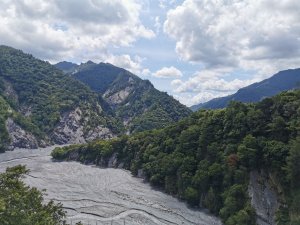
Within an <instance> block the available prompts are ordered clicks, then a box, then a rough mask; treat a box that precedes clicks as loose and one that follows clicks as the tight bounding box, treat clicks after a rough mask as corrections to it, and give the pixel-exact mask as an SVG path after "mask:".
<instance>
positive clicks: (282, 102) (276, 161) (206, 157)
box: [52, 90, 300, 225]
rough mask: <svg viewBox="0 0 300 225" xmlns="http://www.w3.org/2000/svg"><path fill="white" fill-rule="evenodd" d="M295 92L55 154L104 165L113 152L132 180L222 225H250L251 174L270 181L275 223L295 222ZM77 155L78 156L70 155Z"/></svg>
mask: <svg viewBox="0 0 300 225" xmlns="http://www.w3.org/2000/svg"><path fill="white" fill-rule="evenodd" d="M299 132H300V91H299V90H297V91H286V92H283V93H281V94H279V95H277V96H274V97H272V98H266V99H264V100H262V101H261V102H258V103H254V104H243V103H240V102H231V103H230V104H229V106H228V107H227V108H226V109H219V110H200V111H198V112H196V113H193V114H192V115H191V116H189V117H187V118H185V119H183V120H181V121H179V122H178V123H176V124H173V125H170V126H168V127H166V128H164V129H160V130H152V131H146V132H141V133H137V134H134V135H132V136H122V137H119V138H115V139H111V140H108V141H104V140H99V141H94V142H91V143H89V144H82V145H71V146H67V147H63V148H56V149H55V150H54V151H53V152H52V156H53V158H54V159H56V160H77V161H80V162H82V163H94V164H97V165H101V166H106V165H105V164H107V162H108V159H109V158H110V157H111V156H112V155H113V154H114V153H117V159H118V163H119V164H124V168H126V169H128V170H130V171H131V172H132V173H133V174H134V175H137V174H138V173H139V172H140V171H143V173H144V175H145V178H146V180H148V181H149V182H150V183H151V184H152V185H153V186H155V187H158V188H161V189H162V190H164V191H165V192H167V193H169V194H171V195H173V196H176V197H178V198H179V199H183V200H185V201H187V203H188V204H190V205H191V206H194V207H204V208H207V209H209V211H210V212H211V213H213V214H215V215H217V216H219V217H220V218H221V219H222V221H223V222H224V223H225V224H226V225H252V224H253V225H254V224H255V211H254V209H253V208H252V207H251V204H250V199H249V197H248V192H247V190H248V184H249V174H250V172H251V171H254V170H258V171H266V172H267V173H268V174H271V175H272V177H274V178H275V179H274V184H273V186H274V188H275V189H276V190H277V192H278V193H280V194H279V196H280V203H281V207H280V209H279V210H278V212H277V214H276V222H277V223H278V224H280V225H281V224H282V225H285V224H286V225H296V224H299V223H300V204H299V202H300V180H299V177H300V133H299ZM74 152H77V153H78V154H72V153H74Z"/></svg>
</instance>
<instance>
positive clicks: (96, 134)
mask: <svg viewBox="0 0 300 225" xmlns="http://www.w3.org/2000/svg"><path fill="white" fill-rule="evenodd" d="M114 136H115V135H114V134H113V133H112V132H111V131H110V129H108V128H107V127H103V126H97V127H96V128H94V129H93V130H89V131H88V133H87V135H85V139H86V140H87V141H92V140H95V139H110V138H113V137H114Z"/></svg>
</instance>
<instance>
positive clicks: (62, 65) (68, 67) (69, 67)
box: [55, 61, 78, 73]
mask: <svg viewBox="0 0 300 225" xmlns="http://www.w3.org/2000/svg"><path fill="white" fill-rule="evenodd" d="M77 66H78V65H77V64H75V63H71V62H66V61H63V62H59V63H57V64H55V67H56V68H58V69H60V70H62V71H64V72H65V73H68V72H72V71H74V69H75V68H76V67H77Z"/></svg>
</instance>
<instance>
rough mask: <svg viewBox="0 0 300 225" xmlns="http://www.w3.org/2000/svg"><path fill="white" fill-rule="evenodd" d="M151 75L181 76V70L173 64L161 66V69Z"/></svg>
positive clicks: (161, 76)
mask: <svg viewBox="0 0 300 225" xmlns="http://www.w3.org/2000/svg"><path fill="white" fill-rule="evenodd" d="M153 76H155V77H159V78H175V77H182V72H181V71H180V70H179V69H177V68H175V67H173V66H171V67H163V68H162V69H160V70H158V71H156V72H155V73H153Z"/></svg>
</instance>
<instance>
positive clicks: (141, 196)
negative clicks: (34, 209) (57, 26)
mask: <svg viewBox="0 0 300 225" xmlns="http://www.w3.org/2000/svg"><path fill="white" fill-rule="evenodd" d="M52 149H53V147H49V148H44V149H33V150H28V149H16V150H14V151H11V152H6V153H3V154H0V172H3V171H5V169H6V167H12V166H15V165H18V164H22V165H27V168H28V169H30V173H29V175H27V176H26V178H25V182H26V183H27V184H28V185H30V186H35V187H37V188H38V189H40V190H42V189H46V190H47V191H46V193H47V195H46V196H45V200H46V201H48V200H50V199H53V200H55V201H57V202H61V203H62V204H63V206H64V209H65V211H66V212H67V221H68V223H70V224H75V223H76V222H78V221H82V222H83V224H89V225H100V224H101V225H102V224H107V225H111V224H113V225H124V224H126V225H154V224H159V225H160V224H162V225H163V224H167V225H169V224H170V225H171V224H188V225H196V224H197V225H221V224H222V223H221V222H220V220H219V219H217V218H216V217H214V216H212V215H209V214H207V213H206V212H204V211H200V210H194V209H190V208H188V207H187V205H186V204H185V203H184V202H180V201H179V200H177V199H176V198H174V197H172V196H170V195H167V194H165V193H163V192H161V191H158V190H154V189H153V188H151V186H150V185H149V184H148V183H145V182H144V181H143V180H142V179H139V178H136V177H133V176H132V175H131V174H130V172H129V171H126V170H121V169H113V168H107V169H104V168H99V167H96V166H93V165H83V164H80V163H78V162H54V161H52V159H51V156H50V153H51V150H52Z"/></svg>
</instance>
